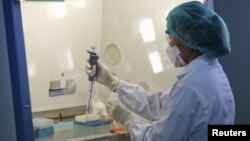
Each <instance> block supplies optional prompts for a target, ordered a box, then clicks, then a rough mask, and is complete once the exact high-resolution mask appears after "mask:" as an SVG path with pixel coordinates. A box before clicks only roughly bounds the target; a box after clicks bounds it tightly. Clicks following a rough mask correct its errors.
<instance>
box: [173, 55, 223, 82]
mask: <svg viewBox="0 0 250 141" xmlns="http://www.w3.org/2000/svg"><path fill="white" fill-rule="evenodd" d="M210 62H218V59H217V58H216V57H210V56H206V55H201V56H199V57H197V58H195V59H194V60H192V61H191V62H190V63H189V64H188V65H187V66H186V67H184V68H183V70H182V72H181V73H180V74H179V75H177V76H176V77H177V78H178V79H181V78H183V77H184V76H185V75H186V74H188V73H190V72H192V71H194V70H196V69H198V68H200V67H202V66H205V65H208V64H209V63H210Z"/></svg>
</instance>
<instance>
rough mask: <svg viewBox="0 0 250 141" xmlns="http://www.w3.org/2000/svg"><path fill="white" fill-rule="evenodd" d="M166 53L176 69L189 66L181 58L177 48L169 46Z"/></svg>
mask: <svg viewBox="0 0 250 141" xmlns="http://www.w3.org/2000/svg"><path fill="white" fill-rule="evenodd" d="M165 51H166V53H167V55H168V57H169V59H170V61H171V63H172V64H173V65H174V67H175V68H179V67H184V66H186V65H187V63H186V62H184V60H183V59H182V58H181V56H180V51H179V49H178V48H177V47H176V46H174V47H170V46H168V47H167V49H166V50H165Z"/></svg>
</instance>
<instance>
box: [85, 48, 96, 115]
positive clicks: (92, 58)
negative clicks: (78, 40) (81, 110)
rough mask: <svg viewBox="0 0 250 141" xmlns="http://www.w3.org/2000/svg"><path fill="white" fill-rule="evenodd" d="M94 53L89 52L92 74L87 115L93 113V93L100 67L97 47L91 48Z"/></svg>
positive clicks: (90, 75)
mask: <svg viewBox="0 0 250 141" xmlns="http://www.w3.org/2000/svg"><path fill="white" fill-rule="evenodd" d="M91 48H92V51H87V52H88V53H89V64H90V70H91V73H90V74H89V78H88V80H89V82H90V83H89V97H88V103H87V114H89V113H91V101H92V93H93V86H94V83H95V80H96V77H97V72H98V66H97V61H98V59H99V56H98V55H97V54H96V53H95V48H96V47H95V46H91Z"/></svg>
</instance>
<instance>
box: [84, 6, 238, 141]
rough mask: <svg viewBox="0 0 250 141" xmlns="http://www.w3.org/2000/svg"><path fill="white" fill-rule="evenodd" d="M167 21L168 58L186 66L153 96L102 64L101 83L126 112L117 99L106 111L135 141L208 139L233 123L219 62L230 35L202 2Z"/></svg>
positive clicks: (227, 50) (230, 99) (230, 97)
mask: <svg viewBox="0 0 250 141" xmlns="http://www.w3.org/2000/svg"><path fill="white" fill-rule="evenodd" d="M166 21H167V26H166V31H165V33H166V38H167V40H168V42H169V46H168V47H167V49H166V52H167V55H168V56H169V58H170V60H171V62H172V63H173V65H174V66H175V67H184V68H183V71H182V72H181V73H180V74H179V75H178V76H177V78H178V80H177V81H176V82H175V84H174V85H173V87H172V88H171V89H170V91H168V90H166V91H163V92H159V93H155V94H151V95H150V94H148V93H147V92H146V91H144V89H143V88H142V87H140V86H139V85H135V84H130V83H128V82H126V81H124V80H121V79H119V78H118V77H117V76H115V75H113V74H112V73H111V72H110V71H109V69H108V68H107V67H106V66H105V65H104V64H102V63H101V62H100V61H99V62H98V66H99V73H98V76H97V82H99V83H100V84H103V85H105V86H107V87H108V88H109V89H110V90H111V91H115V92H117V93H118V94H119V100H120V101H121V102H122V104H123V105H125V106H126V108H125V107H124V106H122V105H120V104H119V103H117V102H115V101H112V100H108V101H107V103H106V107H107V110H108V113H109V114H110V116H111V117H112V118H113V119H114V120H116V121H118V122H120V123H121V124H123V125H125V126H126V127H127V129H128V132H129V133H130V135H131V140H132V141H206V140H207V136H208V135H207V130H208V125H209V124H234V119H235V103H234V97H233V93H232V90H231V87H230V84H229V82H228V79H227V76H226V75H225V73H224V71H223V68H222V66H221V65H220V63H219V61H218V57H220V56H223V55H226V54H229V53H230V51H231V48H230V44H229V32H228V29H227V27H226V25H225V23H224V22H223V20H222V19H221V18H220V16H219V15H217V14H216V13H215V12H214V11H212V10H211V9H209V8H208V7H207V6H205V5H203V4H202V3H200V2H198V1H193V2H186V3H183V4H181V5H179V6H177V7H175V8H174V9H173V10H171V11H170V13H169V14H168V16H167V18H166ZM86 67H87V69H89V64H88V63H87V65H86ZM88 72H90V71H88ZM167 79H168V78H167V76H166V81H167ZM128 109H130V110H128ZM130 111H133V112H134V113H137V114H138V115H140V116H142V117H143V118H145V119H147V120H149V121H150V122H146V120H141V119H139V118H137V117H136V116H134V114H132V113H131V112H130Z"/></svg>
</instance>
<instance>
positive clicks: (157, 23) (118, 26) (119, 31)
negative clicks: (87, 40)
mask: <svg viewBox="0 0 250 141" xmlns="http://www.w3.org/2000/svg"><path fill="white" fill-rule="evenodd" d="M184 1H188V0H105V2H103V24H102V47H103V48H102V53H103V52H104V51H105V48H106V46H107V45H109V44H117V45H118V46H119V47H120V49H121V50H122V61H121V63H119V64H118V65H115V66H113V65H109V67H110V68H111V69H112V70H114V71H115V72H117V74H118V75H120V76H121V77H122V78H124V79H127V80H129V81H132V82H134V83H144V82H145V83H144V84H147V85H148V88H149V91H151V92H155V91H160V90H164V89H166V88H168V87H170V86H171V85H172V84H173V83H174V81H175V79H176V77H175V76H176V74H178V73H179V70H176V69H174V68H173V65H172V64H171V63H170V60H169V58H168V57H167V55H166V53H165V51H164V49H165V48H166V47H167V42H166V35H165V32H164V31H165V29H166V20H165V18H166V15H167V13H168V12H169V11H170V10H171V9H172V8H173V7H174V6H176V5H178V4H180V3H182V2H184ZM150 20H151V21H152V28H153V29H154V33H146V35H152V34H155V39H153V40H152V41H149V42H147V41H144V40H143V38H142V33H141V31H140V28H142V26H143V23H145V22H147V21H150ZM148 29H150V27H146V29H143V30H144V31H146V30H148ZM152 53H155V54H159V58H160V61H158V62H159V63H160V64H161V65H162V67H163V68H162V70H161V71H160V70H159V72H157V73H156V72H154V71H153V66H152V64H151V62H150V57H149V56H150V54H151V55H152ZM102 57H103V56H102ZM103 58H104V57H103ZM104 61H105V59H104ZM105 63H107V62H105ZM154 64H156V63H154ZM128 66H129V67H128Z"/></svg>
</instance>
